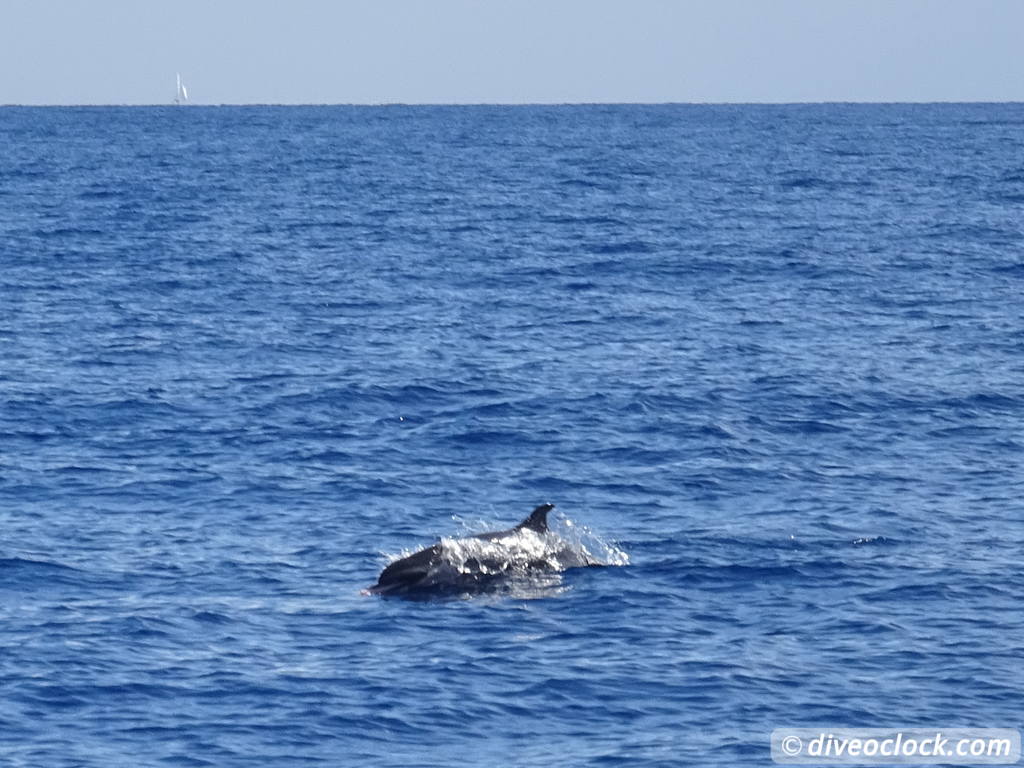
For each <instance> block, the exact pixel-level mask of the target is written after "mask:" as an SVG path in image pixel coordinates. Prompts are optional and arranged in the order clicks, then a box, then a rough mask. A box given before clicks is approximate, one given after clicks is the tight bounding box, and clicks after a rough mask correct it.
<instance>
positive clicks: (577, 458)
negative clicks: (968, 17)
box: [0, 104, 1024, 768]
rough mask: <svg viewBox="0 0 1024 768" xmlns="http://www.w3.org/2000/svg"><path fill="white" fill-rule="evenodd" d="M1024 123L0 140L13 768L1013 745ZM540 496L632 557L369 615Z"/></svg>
mask: <svg viewBox="0 0 1024 768" xmlns="http://www.w3.org/2000/svg"><path fill="white" fill-rule="evenodd" d="M1022 131H1024V105H1020V104H1004V105H995V104H987V105H986V104H975V105H952V104H951V105H912V106H911V105H804V106H800V105H792V106H650V107H645V106H579V107H572V106H561V107H484V106H480V107H401V106H393V107H372V108H371V107H364V108H360V107H287V108H286V107H237V108H236V107H209V108H206V107H189V108H179V109H173V108H160V107H155V108H15V107H5V108H2V109H0V138H2V141H0V234H2V238H0V353H2V357H0V360H2V367H0V526H2V530H3V538H2V541H0V649H2V653H0V690H2V691H3V696H2V697H0V761H2V762H3V764H4V765H9V766H12V767H18V768H22V767H25V768H27V767H29V766H31V767H33V768H34V767H35V766H39V767H40V768H42V767H43V766H45V767H46V768H72V767H74V768H79V767H84V766H88V767H89V768H92V767H93V766H95V767H96V768H99V767H101V766H102V767H103V768H118V767H119V766H132V768H136V767H137V766H140V765H146V766H157V765H160V766H219V767H221V766H222V767H225V768H231V767H233V766H293V765H295V766H298V765H303V766H314V765H324V766H353V765H367V766H383V767H388V766H395V767H397V766H403V767H404V766H410V765H416V766H435V765H436V766H447V765H453V764H465V763H467V762H468V763H471V764H474V765H488V766H490V765H494V766H497V765H502V766H524V767H529V768H534V767H538V768H539V767H541V766H544V767H546V766H549V765H554V764H557V765H578V766H614V765H630V766H675V765H701V766H722V767H723V768H725V767H729V768H732V767H733V766H739V765H743V766H753V765H765V766H767V765H771V764H772V763H771V759H770V755H769V751H768V743H769V742H768V734H769V733H770V732H771V730H772V729H774V728H777V727H782V726H818V725H826V726H834V727H856V726H878V727H884V726H912V725H919V726H936V727H948V726H953V725H973V726H990V727H1020V724H1021V706H1020V704H1021V698H1020V692H1021V690H1022V689H1024V671H1022V669H1024V668H1022V665H1021V663H1020V660H1021V658H1022V657H1024V613H1022V611H1021V595H1022V594H1024V570H1022V569H1021V567H1020V555H1021V552H1022V551H1024V525H1022V520H1024V501H1022V499H1024V472H1022V460H1024V418H1022V417H1024V303H1022V301H1021V296H1022V292H1024V255H1022V254H1024V248H1022V246H1024V154H1022V152H1021V137H1022V135H1024V134H1022ZM545 501H551V502H554V503H556V504H557V505H558V513H559V514H560V515H561V517H559V518H558V521H557V523H558V525H559V526H561V527H562V530H566V529H567V527H568V526H570V525H572V526H577V527H581V526H582V527H583V528H584V529H585V530H587V531H590V532H592V535H593V536H596V537H598V538H599V539H600V540H601V541H604V542H607V543H608V545H609V546H613V547H617V548H618V549H621V550H622V551H623V552H624V553H626V555H628V564H625V565H621V566H618V567H607V568H590V569H580V570H575V571H569V572H566V573H565V574H563V575H562V576H561V579H562V581H561V588H560V589H559V590H557V591H556V592H555V593H553V594H544V595H540V596H537V597H536V599H527V597H516V596H484V597H480V598H477V599H465V600H448V601H432V602H431V601H428V602H410V601H403V600H384V599H380V598H377V597H366V596H363V595H361V594H360V590H361V589H363V588H364V587H366V586H368V585H369V584H372V583H373V582H374V581H375V579H376V577H377V574H378V573H379V572H380V569H381V568H382V567H383V565H384V564H385V563H386V562H387V559H388V556H391V555H394V554H395V553H397V552H400V551H410V550H413V549H416V548H419V547H423V546H427V545H429V544H431V543H433V542H434V541H436V540H437V538H438V537H440V536H458V535H466V533H467V532H471V531H474V530H481V529H485V528H492V529H493V528H505V527H508V526H510V525H514V524H515V523H517V522H519V521H520V520H521V519H522V518H523V517H524V516H525V515H526V514H527V513H528V512H529V510H530V509H531V508H532V507H533V506H534V505H536V504H539V503H541V502H545Z"/></svg>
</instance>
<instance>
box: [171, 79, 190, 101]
mask: <svg viewBox="0 0 1024 768" xmlns="http://www.w3.org/2000/svg"><path fill="white" fill-rule="evenodd" d="M174 103H175V104H179V105H180V104H187V103H188V91H187V90H186V89H185V84H184V83H183V82H181V73H180V72H179V73H178V90H177V92H176V93H175V94H174Z"/></svg>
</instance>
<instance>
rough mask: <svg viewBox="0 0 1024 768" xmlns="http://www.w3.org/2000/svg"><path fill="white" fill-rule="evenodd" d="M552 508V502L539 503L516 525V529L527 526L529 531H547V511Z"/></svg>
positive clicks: (553, 506)
mask: <svg viewBox="0 0 1024 768" xmlns="http://www.w3.org/2000/svg"><path fill="white" fill-rule="evenodd" d="M554 508H555V505H554V504H541V505H540V506H539V507H537V508H536V509H535V510H533V512H531V513H530V516H529V517H528V518H526V519H525V520H523V522H521V523H520V524H519V525H517V526H516V530H519V529H520V528H529V529H530V530H531V531H536V532H537V533H547V532H548V512H550V511H551V510H552V509H554Z"/></svg>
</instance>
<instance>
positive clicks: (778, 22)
mask: <svg viewBox="0 0 1024 768" xmlns="http://www.w3.org/2000/svg"><path fill="white" fill-rule="evenodd" d="M1022 51H1024V0H856V1H853V0H674V1H672V0H622V1H621V2H609V1H608V0H502V1H501V2H497V1H493V0H492V1H487V0H366V1H365V2H351V1H349V0H334V1H333V2H330V1H328V0H288V1H285V0H273V1H272V2H271V1H269V0H245V1H244V2H243V1H242V0H205V1H201V0H177V2H160V3H158V2H153V1H152V0H88V1H86V0H0V104H12V103H20V104H153V103H167V102H169V101H170V100H171V99H172V98H173V96H174V80H175V72H178V71H180V72H181V73H182V76H183V78H184V79H185V82H186V83H187V85H188V87H189V89H190V91H191V95H192V97H193V100H194V101H195V102H196V103H203V104H219V103H229V104H241V103H362V104H373V103H388V102H406V103H480V102H486V103H523V102H534V103H559V102H667V101H669V102H792V101H1024V55H1022Z"/></svg>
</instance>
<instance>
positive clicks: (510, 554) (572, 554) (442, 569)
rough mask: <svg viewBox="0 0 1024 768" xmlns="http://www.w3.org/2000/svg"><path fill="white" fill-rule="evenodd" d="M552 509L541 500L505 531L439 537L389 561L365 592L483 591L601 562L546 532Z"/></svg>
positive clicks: (385, 593)
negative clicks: (514, 580) (515, 580)
mask: <svg viewBox="0 0 1024 768" xmlns="http://www.w3.org/2000/svg"><path fill="white" fill-rule="evenodd" d="M554 508H555V505H554V504H541V505H540V506H539V507H537V508H536V509H534V510H533V512H531V513H530V515H529V516H528V517H527V518H526V519H525V520H523V522H521V523H519V525H517V526H515V527H513V528H509V529H507V530H504V531H491V532H489V533H479V534H476V535H475V536H470V537H467V538H464V539H442V540H441V541H440V542H438V543H437V544H434V545H433V546H431V547H427V548H426V549H421V550H420V551H419V552H415V553H414V554H411V555H409V556H408V557H403V558H401V559H399V560H396V561H395V562H393V563H391V564H390V565H388V566H387V567H386V568H385V569H384V570H383V571H382V572H381V574H380V577H379V578H378V579H377V583H376V584H374V585H373V586H372V587H370V588H369V589H368V590H367V592H369V593H370V594H376V595H403V594H405V595H408V594H415V593H421V594H422V593H438V594H444V593H452V592H454V593H466V592H483V591H487V589H489V588H491V587H493V586H495V585H496V584H497V583H500V581H501V580H502V579H507V578H509V577H516V576H523V575H526V574H530V573H537V572H542V573H543V572H547V573H550V572H558V571H562V570H564V569H566V568H575V567H583V566H590V565H599V563H598V562H597V561H595V560H594V559H593V558H591V557H590V555H589V553H587V552H586V550H582V551H577V550H574V549H572V548H571V547H569V546H568V545H567V544H566V543H565V542H564V541H562V539H561V538H559V537H558V536H556V535H555V534H554V533H551V534H549V533H548V512H550V511H551V510H552V509H554Z"/></svg>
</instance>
